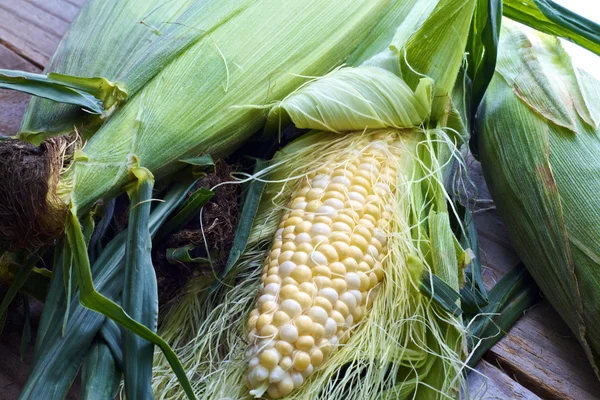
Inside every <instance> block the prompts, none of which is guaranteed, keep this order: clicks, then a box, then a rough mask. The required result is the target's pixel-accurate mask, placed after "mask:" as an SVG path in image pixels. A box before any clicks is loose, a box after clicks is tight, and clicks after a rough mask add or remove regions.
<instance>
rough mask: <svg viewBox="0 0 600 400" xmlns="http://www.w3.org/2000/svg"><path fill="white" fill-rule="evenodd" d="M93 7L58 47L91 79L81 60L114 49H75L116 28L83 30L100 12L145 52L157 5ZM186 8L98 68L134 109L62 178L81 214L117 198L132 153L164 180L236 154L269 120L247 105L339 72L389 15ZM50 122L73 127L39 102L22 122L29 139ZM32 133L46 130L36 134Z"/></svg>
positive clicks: (327, 5) (377, 7) (364, 4)
mask: <svg viewBox="0 0 600 400" xmlns="http://www.w3.org/2000/svg"><path fill="white" fill-rule="evenodd" d="M94 3H103V2H101V1H95V2H92V5H90V6H88V8H89V9H88V10H87V11H86V12H84V13H83V14H82V16H81V17H80V18H79V20H78V22H77V23H76V24H75V28H74V29H73V31H72V32H71V33H70V35H69V37H68V38H67V39H66V41H65V43H64V44H63V46H62V47H61V49H59V55H58V56H57V59H58V60H59V61H57V64H60V60H63V59H64V58H65V57H68V56H69V57H70V59H72V60H73V61H70V62H68V63H67V64H66V66H65V67H64V69H65V71H62V67H61V68H59V67H57V68H56V69H58V70H59V72H64V73H69V74H72V75H73V74H75V75H76V74H78V73H80V74H81V73H84V72H83V71H81V68H82V67H78V66H76V65H75V64H76V60H78V59H79V58H80V57H78V56H81V58H83V60H79V62H81V63H84V62H85V63H87V62H86V61H87V60H88V58H89V60H90V61H89V62H92V61H91V60H92V59H93V60H95V56H94V55H93V54H92V53H90V51H93V50H94V49H98V54H100V55H103V54H104V53H105V52H106V51H107V49H106V47H105V46H108V44H105V42H102V44H101V45H95V46H91V48H90V50H85V51H83V52H82V53H81V54H78V53H77V51H78V50H74V49H75V48H76V49H80V48H85V46H86V45H87V43H88V42H89V41H91V39H90V36H89V35H90V34H93V33H96V32H97V30H104V29H109V28H110V27H111V26H113V24H116V23H117V22H107V23H106V25H101V26H100V27H98V28H93V29H91V30H86V27H85V23H86V21H87V22H88V23H89V21H88V19H89V18H92V15H93V14H94V13H93V11H94V10H98V11H99V12H100V14H101V15H102V17H103V18H104V19H106V20H109V21H110V20H111V19H115V18H116V20H118V22H120V23H122V24H124V25H125V26H126V29H124V30H122V33H120V34H127V33H130V32H131V34H132V35H133V37H134V40H136V41H137V40H139V41H141V42H143V41H144V39H148V38H150V39H151V38H152V36H148V35H147V34H139V32H138V30H139V29H142V30H144V29H146V30H147V29H148V28H147V27H144V26H141V25H140V24H137V20H138V19H139V18H140V17H139V16H140V15H143V14H144V13H146V12H148V13H149V11H146V10H148V9H150V10H152V9H154V8H155V7H154V6H149V5H144V6H141V7H140V10H135V7H136V4H137V2H127V4H128V5H127V6H125V5H117V2H111V4H112V5H111V6H105V5H103V4H96V5H94ZM121 3H122V2H119V4H121ZM151 3H153V2H151ZM184 4H186V3H184V2H181V1H180V2H177V3H176V7H174V9H173V10H172V11H169V13H166V14H164V13H160V15H161V16H160V20H159V22H161V21H163V20H164V21H171V18H173V20H175V23H174V24H171V25H167V27H166V28H164V29H165V32H164V38H163V37H162V36H161V37H159V38H158V39H155V40H154V41H153V42H152V41H151V42H152V43H151V44H149V45H142V44H139V43H138V45H139V46H142V47H143V48H141V49H140V50H137V47H132V46H129V45H128V46H125V47H124V48H123V49H121V50H120V51H119V53H118V55H117V57H116V59H115V61H114V62H115V63H116V64H117V65H116V66H114V67H112V66H111V67H110V68H104V67H101V68H102V70H101V71H100V72H106V73H105V75H106V76H107V77H108V78H109V80H111V81H116V82H118V83H119V84H120V86H121V87H123V90H124V91H125V92H127V94H128V95H129V100H128V102H127V103H126V104H124V105H123V106H122V107H121V108H119V109H117V110H115V111H114V113H113V115H112V116H111V117H110V118H109V119H108V120H107V121H106V122H105V123H104V124H103V125H102V127H101V128H100V129H99V130H97V131H96V132H95V133H93V135H89V132H88V133H84V137H85V138H87V143H86V144H85V146H84V148H83V149H82V150H81V151H79V152H78V153H77V155H76V156H75V158H74V160H73V163H72V165H71V167H70V169H69V171H68V172H67V173H66V174H65V175H64V176H63V180H62V181H61V186H62V187H66V188H68V189H67V190H65V192H67V195H66V196H65V197H66V199H65V201H68V200H69V197H70V200H71V201H72V202H73V203H74V204H75V205H77V206H78V209H79V210H80V211H81V212H84V211H85V210H86V209H88V208H89V207H90V205H91V204H92V203H93V202H94V201H96V200H97V199H99V198H101V197H104V196H111V195H114V194H116V193H118V192H119V191H121V190H122V187H123V185H124V184H125V183H126V182H127V170H128V165H129V163H130V161H131V157H132V155H135V156H137V157H138V159H139V160H140V165H141V166H143V167H146V168H148V169H149V170H151V171H152V172H153V173H154V174H155V176H156V177H157V179H160V178H161V177H164V176H165V175H167V174H169V173H171V172H173V171H175V170H177V169H178V168H180V164H179V163H178V160H180V159H182V158H184V157H186V156H190V155H197V154H199V153H211V154H212V155H214V156H219V155H224V154H227V153H228V152H230V151H232V150H234V149H236V148H237V147H238V146H239V145H241V143H243V142H244V140H245V139H247V138H248V137H249V135H251V134H252V133H253V132H255V131H256V130H257V129H259V128H260V127H261V126H262V125H263V124H264V122H265V116H264V112H263V111H262V110H260V109H258V108H256V107H250V106H254V105H260V104H265V103H266V104H268V103H269V102H272V101H275V100H279V99H281V98H283V97H284V96H285V95H286V94H288V93H289V92H291V91H292V90H294V89H295V88H297V87H298V86H299V85H300V84H301V83H302V82H303V80H304V78H302V77H300V75H310V76H318V75H322V74H324V73H326V72H328V71H329V70H331V69H332V68H333V67H335V66H338V65H340V64H341V63H342V62H343V61H344V60H345V59H346V58H347V57H348V56H349V55H350V54H351V52H352V51H353V50H354V49H355V48H356V47H357V46H358V45H359V44H360V43H361V42H362V41H363V39H365V37H366V35H367V34H368V33H369V31H370V30H371V29H372V27H373V26H374V25H375V23H376V22H377V21H378V19H379V18H380V17H381V16H383V15H384V13H385V11H386V10H387V7H388V6H389V2H388V1H387V0H377V1H367V0H360V1H359V2H358V3H354V4H353V6H352V7H347V6H346V4H345V3H344V2H342V1H333V2H332V1H323V0H312V1H310V2H306V1H295V0H294V1H286V2H281V1H278V0H260V1H241V0H237V1H230V2H226V3H225V4H223V2H221V1H209V2H204V1H196V2H193V3H192V4H191V5H189V6H185V5H184ZM130 8H131V9H130ZM160 9H162V8H160ZM119 12H123V16H122V17H119V16H118V13H119ZM133 21H135V29H134V28H133V27H132V24H134V22H133ZM192 33H193V34H195V35H196V37H194V40H193V41H192V43H191V44H189V43H188V45H186V46H187V47H185V46H184V48H183V49H181V51H180V52H178V53H173V52H172V51H171V48H172V47H173V42H172V41H173V40H179V39H181V36H182V35H183V37H184V38H186V37H187V36H186V35H190V34H192ZM115 35H116V34H115ZM71 37H73V39H70V38H71ZM94 39H95V38H94ZM169 40H171V41H169ZM177 43H179V42H177ZM71 45H72V46H71ZM175 47H176V46H175ZM121 51H122V53H121ZM127 51H130V52H131V53H132V54H133V57H132V59H130V60H127V59H126V57H125V54H126V52H127ZM108 60H110V57H109V58H108ZM107 62H110V61H107ZM60 65H63V64H60ZM103 65H105V64H103ZM99 68H100V67H99ZM92 72H93V73H95V71H92ZM88 74H89V73H88ZM190 88H193V90H190ZM50 108H52V110H50ZM38 109H39V111H37V110H38ZM61 110H67V111H68V110H72V109H70V108H61ZM67 111H65V112H67ZM48 113H51V115H47V114H48ZM55 118H56V119H59V118H60V120H61V121H67V122H68V123H69V124H71V126H72V125H73V123H74V120H73V119H72V118H69V117H68V116H64V115H61V114H60V113H57V112H56V108H55V107H47V106H44V107H42V106H41V101H40V107H36V105H35V104H34V105H33V106H32V108H31V109H30V113H29V116H28V118H27V121H32V122H31V123H30V122H26V124H25V127H24V132H25V133H24V134H23V137H27V134H26V132H29V131H32V132H37V131H44V130H45V128H43V125H44V124H45V123H47V122H48V123H52V121H54V119H55ZM34 121H39V123H38V122H35V123H34ZM37 125H39V126H42V128H39V127H37V128H36V127H33V128H31V129H29V126H37ZM48 131H50V132H53V131H62V128H56V129H55V128H49V129H48ZM90 131H91V132H93V131H94V129H90ZM109 148H110V151H107V149H109ZM106 176H110V179H106ZM71 187H72V190H71Z"/></svg>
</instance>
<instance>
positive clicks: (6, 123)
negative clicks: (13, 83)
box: [0, 45, 39, 136]
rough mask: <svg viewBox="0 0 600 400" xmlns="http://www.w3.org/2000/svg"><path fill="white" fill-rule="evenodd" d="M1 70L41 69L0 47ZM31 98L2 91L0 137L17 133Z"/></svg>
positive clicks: (12, 91)
mask: <svg viewBox="0 0 600 400" xmlns="http://www.w3.org/2000/svg"><path fill="white" fill-rule="evenodd" d="M0 68H5V69H19V70H24V71H28V72H39V68H37V67H36V66H34V65H32V64H31V63H29V62H27V61H25V60H24V59H23V58H21V57H19V56H18V55H17V54H16V53H14V52H13V51H11V50H9V49H7V48H6V47H4V46H2V45H0ZM30 97H31V96H29V95H27V94H24V93H20V92H16V91H14V90H4V89H0V136H12V135H15V134H16V133H17V131H18V130H19V125H20V124H21V119H22V117H23V114H24V113H25V110H26V108H27V104H29V99H30Z"/></svg>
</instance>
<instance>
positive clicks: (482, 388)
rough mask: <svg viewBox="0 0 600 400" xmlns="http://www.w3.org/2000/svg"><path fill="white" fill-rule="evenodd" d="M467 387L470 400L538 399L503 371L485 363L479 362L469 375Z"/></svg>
mask: <svg viewBox="0 0 600 400" xmlns="http://www.w3.org/2000/svg"><path fill="white" fill-rule="evenodd" d="M467 383H468V385H469V389H470V395H471V397H470V398H471V399H472V400H492V399H498V400H505V399H519V400H538V399H539V397H538V396H537V395H536V394H534V393H532V392H531V391H529V390H528V389H526V388H524V387H523V386H521V385H520V384H519V383H518V382H516V381H514V380H512V379H511V378H510V377H509V376H508V375H507V374H506V373H504V371H502V370H500V369H499V368H497V367H495V366H493V365H492V364H490V363H488V362H487V361H481V362H480V363H479V364H478V365H477V368H475V371H473V372H471V373H470V374H469V378H468V382H467Z"/></svg>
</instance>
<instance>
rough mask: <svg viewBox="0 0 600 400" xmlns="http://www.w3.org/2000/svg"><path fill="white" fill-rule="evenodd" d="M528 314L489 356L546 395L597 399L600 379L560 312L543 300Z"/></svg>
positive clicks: (548, 396)
mask: <svg viewBox="0 0 600 400" xmlns="http://www.w3.org/2000/svg"><path fill="white" fill-rule="evenodd" d="M526 316H527V317H526V318H522V319H521V320H519V321H518V322H517V323H516V324H515V326H513V328H512V329H511V330H510V332H509V334H508V335H507V336H506V337H504V338H503V339H502V340H501V341H500V342H499V343H498V344H497V345H496V346H494V347H493V348H492V349H491V351H490V352H489V354H488V355H487V356H486V358H487V359H488V360H491V361H492V362H494V363H495V364H496V365H499V366H501V367H502V369H503V370H505V371H507V372H508V373H509V374H510V375H511V376H513V377H514V378H515V379H516V380H518V381H519V382H520V383H521V384H522V385H524V386H526V387H528V388H529V389H530V390H532V391H534V392H535V393H537V394H538V395H540V396H541V397H543V398H546V399H557V400H558V399H578V400H588V399H589V400H592V399H597V398H598V395H600V382H599V381H598V379H597V378H596V376H595V375H594V372H593V371H592V368H591V366H590V365H589V364H588V361H587V359H586V357H585V354H584V352H583V349H582V348H581V346H580V345H579V343H578V342H577V340H576V339H575V337H574V336H573V334H572V333H571V332H570V330H569V328H568V327H567V326H566V324H565V323H564V322H563V321H562V320H561V319H560V317H559V316H558V314H557V313H556V311H555V310H554V309H553V308H552V307H551V306H550V304H549V303H548V302H543V303H541V304H539V305H536V306H535V307H533V308H532V309H530V310H529V311H528V312H527V314H526Z"/></svg>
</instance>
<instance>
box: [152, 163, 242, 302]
mask: <svg viewBox="0 0 600 400" xmlns="http://www.w3.org/2000/svg"><path fill="white" fill-rule="evenodd" d="M233 170H234V168H232V167H231V166H229V165H227V164H226V163H225V162H224V161H222V160H219V161H217V163H216V165H215V172H214V173H211V174H209V175H208V176H206V178H204V179H202V180H200V181H199V182H198V184H197V186H196V188H195V189H196V190H198V189H200V188H205V189H211V188H213V187H214V186H216V185H217V184H219V183H222V182H228V181H231V180H232V178H231V172H232V171H233ZM194 191H195V190H194ZM194 191H191V193H193V192H194ZM239 195H240V185H221V186H219V187H218V188H217V189H215V195H214V197H213V198H212V200H211V201H210V202H209V203H208V204H206V205H205V206H204V209H203V211H202V227H201V226H200V218H199V217H195V218H193V219H192V220H191V221H190V222H188V223H187V224H186V225H185V227H184V228H183V229H182V230H181V231H179V232H175V233H173V234H171V235H170V236H169V237H168V238H167V239H166V240H165V242H164V243H161V244H160V245H158V246H157V248H156V250H155V251H154V257H153V258H154V268H155V270H156V275H157V280H158V290H159V304H160V305H161V306H162V305H165V304H167V303H169V302H170V301H172V300H173V299H175V298H176V297H177V295H178V294H179V292H180V291H181V289H183V288H184V287H185V285H186V283H187V282H188V281H189V280H190V279H191V278H192V277H193V276H198V275H207V279H212V277H213V276H214V274H215V273H218V271H219V270H221V269H222V268H223V267H224V266H225V263H226V262H227V257H228V255H229V250H230V249H231V247H232V245H233V237H234V235H235V229H236V225H237V220H238V215H239V212H240V206H239ZM205 238H206V242H205ZM184 246H194V247H195V251H194V253H193V255H194V256H197V257H207V256H208V254H210V255H211V258H212V261H213V265H212V266H207V265H201V264H193V263H177V264H171V263H169V261H168V260H167V258H166V252H167V249H169V248H179V247H184ZM207 250H208V251H207Z"/></svg>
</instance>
